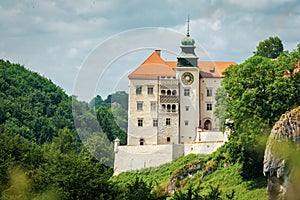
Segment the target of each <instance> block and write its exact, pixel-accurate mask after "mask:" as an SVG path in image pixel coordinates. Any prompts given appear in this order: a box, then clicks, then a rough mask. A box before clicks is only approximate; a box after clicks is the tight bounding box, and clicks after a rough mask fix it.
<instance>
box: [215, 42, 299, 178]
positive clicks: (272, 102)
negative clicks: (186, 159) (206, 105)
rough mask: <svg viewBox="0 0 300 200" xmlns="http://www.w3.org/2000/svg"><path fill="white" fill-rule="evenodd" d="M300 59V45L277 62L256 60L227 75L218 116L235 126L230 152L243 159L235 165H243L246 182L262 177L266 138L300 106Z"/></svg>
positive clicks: (219, 97) (217, 112)
mask: <svg viewBox="0 0 300 200" xmlns="http://www.w3.org/2000/svg"><path fill="white" fill-rule="evenodd" d="M299 58H300V48H299V45H298V49H297V50H294V51H292V52H291V53H289V52H287V51H286V52H283V53H282V55H281V56H280V57H278V59H276V60H272V59H269V58H265V57H261V56H252V57H250V58H249V59H247V60H246V61H245V62H243V63H241V64H239V65H235V66H231V67H229V68H228V69H227V70H225V72H224V75H225V77H224V79H223V81H222V85H223V87H224V88H223V89H220V90H219V91H218V95H217V97H218V99H217V100H218V103H217V108H216V112H215V114H216V115H217V117H218V118H219V119H220V120H219V121H220V122H224V121H225V120H226V119H231V120H232V121H233V122H234V124H233V126H232V132H231V135H230V140H229V144H228V145H227V147H226V148H227V153H228V154H230V155H239V156H233V158H236V159H235V160H234V159H231V162H241V163H242V168H243V170H242V175H243V177H244V178H247V179H253V178H255V177H258V176H262V172H261V168H262V162H263V152H264V146H265V141H266V136H267V135H268V133H269V131H270V130H271V127H272V126H273V124H274V123H275V122H276V121H277V120H278V119H279V117H280V116H281V114H282V113H285V112H286V111H288V110H290V109H291V108H293V107H296V106H297V105H300V99H299V98H297V97H296V95H295V94H299V93H300V82H299V70H297V69H299V67H298V62H299ZM225 94H226V95H225ZM222 95H223V97H222ZM224 99H225V100H224Z"/></svg>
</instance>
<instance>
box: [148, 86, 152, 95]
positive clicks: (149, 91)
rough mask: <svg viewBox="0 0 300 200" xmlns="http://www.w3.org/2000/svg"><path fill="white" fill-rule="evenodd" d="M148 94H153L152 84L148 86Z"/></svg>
mask: <svg viewBox="0 0 300 200" xmlns="http://www.w3.org/2000/svg"><path fill="white" fill-rule="evenodd" d="M147 92H148V94H153V86H148V90H147Z"/></svg>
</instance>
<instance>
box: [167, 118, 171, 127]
mask: <svg viewBox="0 0 300 200" xmlns="http://www.w3.org/2000/svg"><path fill="white" fill-rule="evenodd" d="M166 125H168V126H169V125H171V119H170V118H166Z"/></svg>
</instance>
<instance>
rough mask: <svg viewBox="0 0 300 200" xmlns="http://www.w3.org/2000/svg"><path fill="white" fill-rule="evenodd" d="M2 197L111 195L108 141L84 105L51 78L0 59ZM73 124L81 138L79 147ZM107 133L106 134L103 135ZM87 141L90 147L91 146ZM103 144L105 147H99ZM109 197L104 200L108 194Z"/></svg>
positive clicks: (109, 145)
mask: <svg viewBox="0 0 300 200" xmlns="http://www.w3.org/2000/svg"><path fill="white" fill-rule="evenodd" d="M0 102H1V103H0V136H1V137H0V146H1V148H0V160H1V162H0V199H22V200H23V199H44V198H50V199H99V198H100V196H102V198H103V197H105V198H106V196H111V193H112V190H109V189H108V187H109V183H108V181H107V180H108V178H109V177H110V176H111V175H112V169H111V168H109V167H107V166H105V165H103V163H107V164H109V163H110V164H112V160H113V151H112V145H111V143H110V142H109V141H108V140H107V138H106V135H105V134H101V133H99V132H97V131H98V130H97V129H96V126H93V125H92V124H91V125H87V123H88V122H90V120H91V118H93V119H94V121H97V118H96V115H95V113H93V110H92V109H90V108H89V107H88V104H87V103H84V102H79V101H77V100H76V99H72V97H70V96H68V95H66V94H65V93H64V91H63V90H62V89H61V88H60V87H58V86H56V85H55V84H53V83H52V82H51V80H48V79H47V78H45V77H42V76H41V75H39V74H38V73H35V72H31V71H29V70H27V69H26V68H25V67H24V66H21V65H19V64H13V63H10V62H9V61H4V60H0ZM72 102H73V104H74V106H75V107H76V111H77V112H78V113H77V114H78V115H77V116H78V117H79V118H77V122H78V123H79V124H81V126H78V127H76V128H77V129H78V130H79V131H81V136H85V138H84V139H85V142H86V145H87V147H88V148H89V147H93V148H89V149H94V152H92V153H93V155H95V154H97V155H99V156H98V157H99V159H98V160H101V161H102V162H99V161H98V160H96V159H95V157H94V156H93V155H91V154H90V152H88V151H87V150H86V147H85V146H83V144H82V141H81V138H79V135H78V134H77V129H76V128H75V124H74V120H73V113H72V112H73V111H72ZM106 134H107V135H109V134H110V133H109V132H108V133H106ZM89 145H90V146H89ZM101 145H105V147H106V148H99V147H101ZM106 199H107V198H106Z"/></svg>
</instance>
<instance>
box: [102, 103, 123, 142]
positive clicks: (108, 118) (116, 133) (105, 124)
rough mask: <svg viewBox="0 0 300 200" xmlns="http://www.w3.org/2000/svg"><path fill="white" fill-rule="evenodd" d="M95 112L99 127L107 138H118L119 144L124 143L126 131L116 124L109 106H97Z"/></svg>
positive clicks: (111, 139) (112, 139)
mask: <svg viewBox="0 0 300 200" xmlns="http://www.w3.org/2000/svg"><path fill="white" fill-rule="evenodd" d="M96 113H97V119H98V121H99V124H100V127H101V129H102V131H103V132H104V133H105V134H106V135H107V138H108V139H109V140H110V141H114V140H115V139H116V138H119V139H120V143H121V144H126V142H127V141H126V140H127V135H126V132H125V131H124V130H122V129H121V128H120V127H119V126H118V124H117V122H116V121H115V118H114V115H113V113H112V110H111V108H107V107H105V106H101V107H100V108H98V110H97V111H96Z"/></svg>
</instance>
